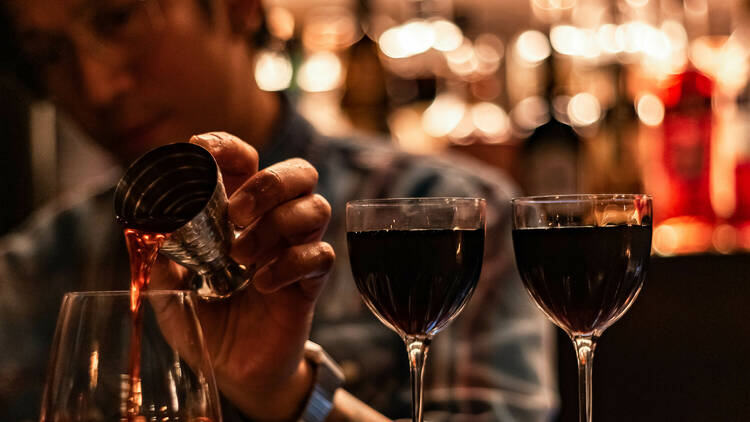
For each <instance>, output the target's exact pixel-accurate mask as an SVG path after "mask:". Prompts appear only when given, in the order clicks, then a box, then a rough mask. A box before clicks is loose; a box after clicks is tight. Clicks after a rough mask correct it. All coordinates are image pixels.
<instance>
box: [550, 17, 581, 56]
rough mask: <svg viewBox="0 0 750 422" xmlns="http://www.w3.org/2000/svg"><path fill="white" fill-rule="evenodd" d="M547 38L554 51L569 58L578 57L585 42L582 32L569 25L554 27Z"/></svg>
mask: <svg viewBox="0 0 750 422" xmlns="http://www.w3.org/2000/svg"><path fill="white" fill-rule="evenodd" d="M549 38H550V42H551V43H552V48H554V49H555V51H557V52H558V53H560V54H565V55H569V56H577V55H580V54H581V53H582V52H583V45H584V44H585V42H586V40H585V34H584V33H583V31H582V30H581V29H578V28H576V27H575V26H571V25H557V26H554V27H553V28H552V29H551V30H550V32H549Z"/></svg>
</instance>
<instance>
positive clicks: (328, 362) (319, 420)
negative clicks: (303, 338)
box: [299, 340, 344, 422]
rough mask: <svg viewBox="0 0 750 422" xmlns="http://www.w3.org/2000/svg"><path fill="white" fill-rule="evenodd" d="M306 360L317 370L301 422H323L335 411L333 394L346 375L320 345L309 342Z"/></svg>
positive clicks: (306, 348)
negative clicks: (332, 410)
mask: <svg viewBox="0 0 750 422" xmlns="http://www.w3.org/2000/svg"><path fill="white" fill-rule="evenodd" d="M305 359H307V361H308V362H310V364H311V365H312V366H313V368H314V369H315V382H314V384H313V388H312V392H311V393H310V397H309V398H308V399H307V404H306V405H305V410H304V411H302V417H300V419H299V422H323V421H325V420H326V418H327V417H328V414H329V413H331V409H333V394H334V393H335V392H336V389H337V388H339V387H340V386H341V384H342V383H343V382H344V373H343V372H342V371H341V368H340V367H339V366H338V365H337V364H336V362H335V361H334V360H333V359H332V358H331V357H330V356H328V353H326V352H325V350H323V348H322V347H320V345H318V344H316V343H313V342H312V341H309V340H308V341H307V342H306V343H305Z"/></svg>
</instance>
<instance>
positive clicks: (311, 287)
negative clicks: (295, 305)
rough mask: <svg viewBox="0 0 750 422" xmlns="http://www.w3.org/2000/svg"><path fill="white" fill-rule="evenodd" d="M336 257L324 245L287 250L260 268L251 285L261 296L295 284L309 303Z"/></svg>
mask: <svg viewBox="0 0 750 422" xmlns="http://www.w3.org/2000/svg"><path fill="white" fill-rule="evenodd" d="M335 260H336V254H335V253H334V252H333V248H332V247H331V245H329V244H328V243H325V242H314V243H307V244H305V245H297V246H292V247H290V248H287V249H286V250H285V251H284V252H283V253H282V254H281V255H280V256H279V257H278V258H277V259H276V260H274V261H272V262H271V263H269V264H268V265H266V266H264V267H263V268H261V269H260V270H259V271H258V273H257V274H255V278H253V283H254V285H255V288H256V290H258V291H259V292H260V293H263V294H269V293H273V292H276V291H278V290H280V289H282V288H284V287H286V286H289V285H292V284H294V283H296V282H299V283H300V288H301V290H302V292H303V293H304V294H305V295H306V296H307V297H308V299H310V300H314V299H315V298H317V295H318V294H319V293H320V290H321V289H322V287H323V283H324V282H325V280H326V279H327V277H328V275H329V273H330V271H331V268H333V263H334V261H335Z"/></svg>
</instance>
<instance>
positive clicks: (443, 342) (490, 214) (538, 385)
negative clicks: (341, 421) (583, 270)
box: [421, 168, 558, 422]
mask: <svg viewBox="0 0 750 422" xmlns="http://www.w3.org/2000/svg"><path fill="white" fill-rule="evenodd" d="M421 185H422V186H423V185H424V181H423V182H422V183H421ZM423 188H424V187H423ZM426 193H427V194H428V195H433V196H437V195H443V196H444V195H451V196H453V195H461V196H479V197H483V198H485V199H486V200H487V228H486V235H485V255H484V262H483V267H482V273H481V276H480V280H479V283H478V284H477V288H476V290H475V292H474V295H473V297H472V298H471V300H470V301H469V302H468V304H467V306H466V307H465V308H464V310H463V311H462V313H461V314H460V315H459V316H458V317H457V318H456V320H454V321H453V322H452V324H451V325H450V326H449V327H448V328H447V329H446V330H444V331H443V332H440V333H438V334H437V335H436V336H435V338H434V341H433V343H432V346H431V349H430V352H429V354H428V359H427V370H426V371H425V376H426V383H425V384H426V390H425V393H424V411H425V418H426V419H429V420H431V421H469V420H470V421H498V420H502V421H519V422H526V421H547V420H549V419H550V418H551V417H552V415H554V412H555V410H556V408H557V401H558V398H557V391H556V383H557V380H556V376H555V369H554V368H555V356H556V349H555V336H554V330H553V326H552V325H551V324H550V323H549V322H548V321H547V320H546V318H544V316H543V315H542V313H541V312H540V311H539V310H538V309H536V307H535V306H534V305H533V303H532V301H531V298H530V297H529V295H528V294H527V293H526V291H525V290H524V288H523V285H522V283H521V280H520V277H519V275H518V272H517V270H516V266H515V258H514V254H513V244H512V237H511V230H512V215H511V205H510V199H511V198H512V197H513V196H516V195H517V190H516V189H515V186H514V185H513V183H511V182H510V181H509V180H508V179H506V178H505V177H504V176H503V175H502V174H500V173H496V172H494V171H491V170H484V169H481V168H476V171H472V173H471V174H470V175H469V176H466V175H465V174H461V173H453V172H450V171H448V172H442V173H441V177H439V178H434V179H433V183H432V186H431V187H430V188H429V189H426Z"/></svg>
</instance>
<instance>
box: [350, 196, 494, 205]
mask: <svg viewBox="0 0 750 422" xmlns="http://www.w3.org/2000/svg"><path fill="white" fill-rule="evenodd" d="M486 202H487V200H486V199H484V198H479V197H468V196H467V197H464V196H425V197H411V198H410V197H404V198H372V199H355V200H352V201H348V202H347V203H346V206H347V208H348V207H389V206H402V205H405V204H414V205H428V206H430V205H433V206H437V205H450V204H462V203H473V204H484V203H486Z"/></svg>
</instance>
